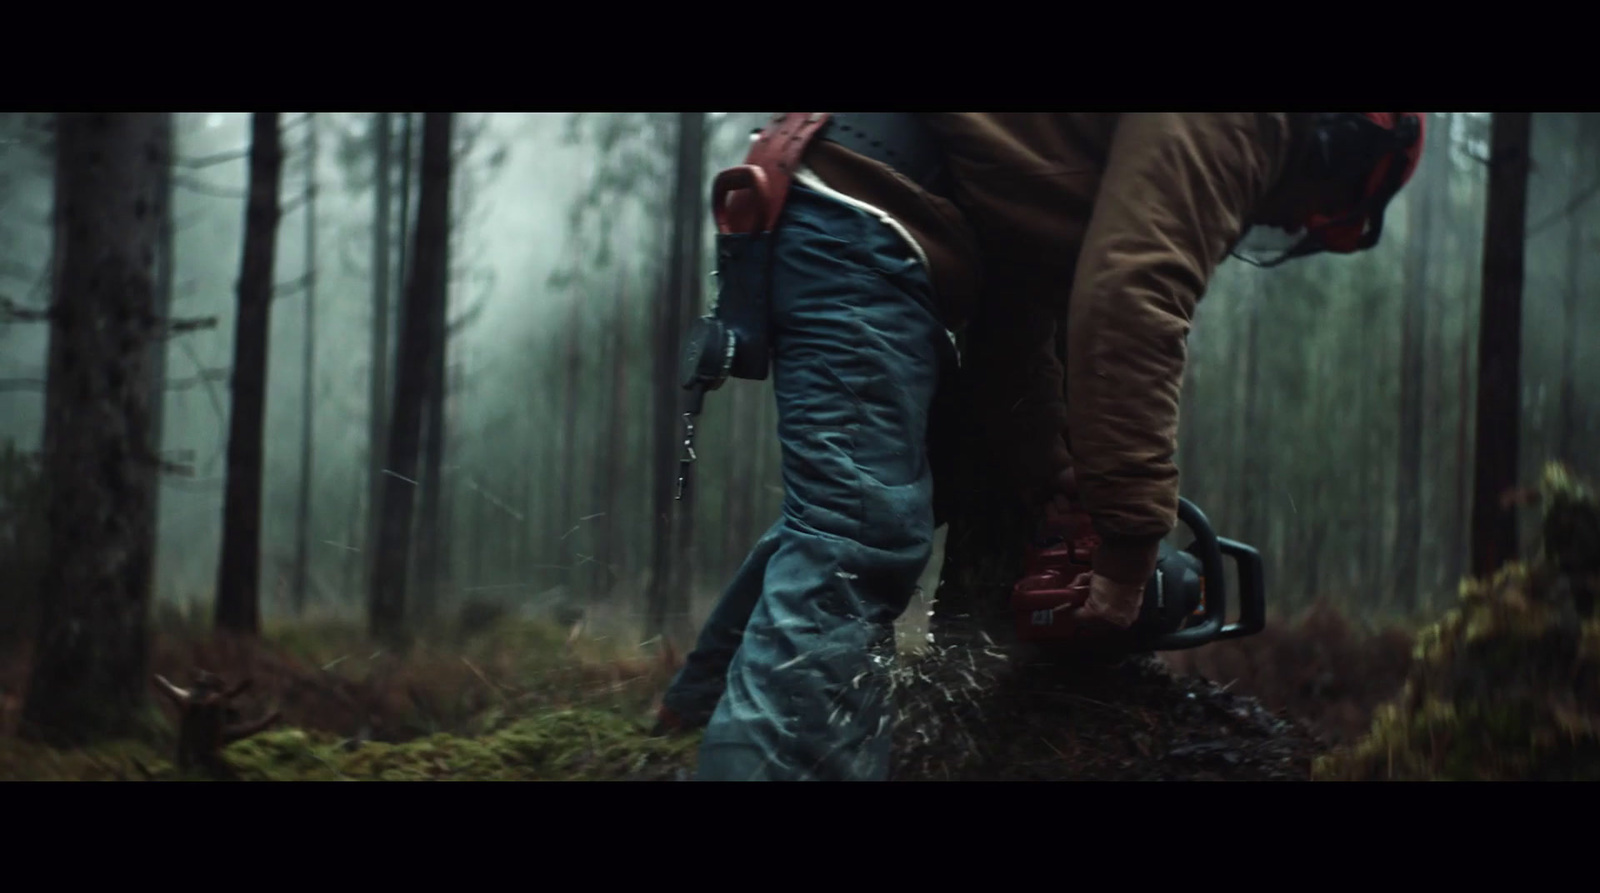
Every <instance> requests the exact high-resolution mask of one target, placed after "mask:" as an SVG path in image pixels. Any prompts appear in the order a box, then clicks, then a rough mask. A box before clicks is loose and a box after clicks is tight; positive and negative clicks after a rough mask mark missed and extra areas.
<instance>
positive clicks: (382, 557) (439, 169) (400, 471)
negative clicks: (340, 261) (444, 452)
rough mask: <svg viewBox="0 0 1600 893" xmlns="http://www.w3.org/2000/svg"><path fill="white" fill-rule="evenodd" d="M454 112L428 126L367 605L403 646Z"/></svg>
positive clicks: (382, 631) (371, 620)
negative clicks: (408, 570) (423, 411)
mask: <svg viewBox="0 0 1600 893" xmlns="http://www.w3.org/2000/svg"><path fill="white" fill-rule="evenodd" d="M451 124H452V114H451V113H450V112H428V113H427V114H426V115H424V116H423V123H422V178H421V179H422V189H421V195H420V197H419V200H418V209H417V231H416V245H415V247H414V249H413V252H414V256H415V260H414V263H413V268H412V270H411V272H410V274H409V275H408V277H407V280H406V302H405V311H404V313H403V315H402V319H401V326H400V341H399V345H398V348H399V350H398V354H399V359H400V362H397V363H396V364H395V365H396V376H395V396H394V403H393V406H392V409H391V415H390V420H389V444H388V462H387V463H386V465H385V468H386V469H388V471H389V472H390V473H389V474H387V475H386V476H385V480H384V488H383V503H382V505H381V506H380V511H379V515H380V517H381V518H382V524H381V526H380V528H379V531H380V532H379V541H378V555H377V569H376V570H377V573H376V574H375V575H374V581H373V586H372V591H371V593H370V594H369V602H368V624H369V630H370V632H371V634H372V636H373V637H374V638H376V639H379V640H380V641H386V642H390V643H401V642H403V641H404V638H405V630H406V614H405V606H406V605H405V602H406V571H407V562H408V558H409V553H410V543H409V541H408V540H409V534H410V532H411V522H412V514H413V508H414V501H415V496H416V492H415V488H416V480H417V464H418V463H417V458H418V451H419V447H420V446H421V444H420V440H421V436H422V410H423V406H422V404H423V398H424V396H425V394H424V391H425V390H426V387H427V384H426V376H427V373H428V369H429V366H430V362H431V358H430V357H429V356H428V353H429V348H430V345H431V342H432V338H431V337H430V331H431V329H432V328H433V319H434V307H433V304H434V303H435V302H436V301H437V300H439V299H440V298H442V297H443V295H441V294H440V289H439V288H438V282H439V279H440V277H441V276H442V272H441V271H442V269H443V264H444V262H445V260H446V258H445V250H444V249H445V240H446V238H447V237H448V235H449V231H448V230H449V212H450V201H449V199H450V166H451V165H450V148H451V145H450V143H451V141H450V130H451Z"/></svg>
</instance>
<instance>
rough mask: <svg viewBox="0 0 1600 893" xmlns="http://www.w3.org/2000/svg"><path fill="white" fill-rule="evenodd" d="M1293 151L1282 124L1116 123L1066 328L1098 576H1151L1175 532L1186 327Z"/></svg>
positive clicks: (1147, 116)
mask: <svg viewBox="0 0 1600 893" xmlns="http://www.w3.org/2000/svg"><path fill="white" fill-rule="evenodd" d="M1288 146H1289V130H1288V123H1287V121H1286V119H1285V116H1283V115H1277V114H1261V113H1228V114H1194V113H1189V114H1174V113H1161V114H1157V113H1129V114H1125V115H1123V116H1122V118H1121V120H1120V122H1119V123H1118V125H1117V131H1116V134H1115V136H1114V137H1113V139H1112V143H1111V151H1110V154H1109V160H1108V162H1107V165H1106V169H1105V174H1104V177H1103V179H1102V181H1101V185H1100V190H1099V193H1098V195H1097V196H1096V199H1095V207H1094V213H1093V216H1092V217H1091V219H1090V222H1089V228H1088V231H1087V233H1086V234H1085V238H1084V245H1083V250H1082V253H1081V254H1080V256H1079V260H1078V270H1077V275H1076V277H1075V279H1074V281H1073V288H1072V297H1071V301H1070V305H1069V308H1068V322H1067V380H1066V390H1067V433H1068V439H1069V442H1070V445H1071V450H1072V455H1073V459H1074V466H1075V469H1076V471H1077V474H1078V484H1079V487H1080V490H1081V497H1082V499H1083V503H1084V507H1085V508H1086V509H1087V510H1088V512H1089V513H1090V515H1091V516H1092V517H1094V518H1095V523H1096V525H1097V526H1098V528H1099V530H1100V533H1101V535H1102V537H1103V539H1104V546H1103V547H1102V548H1101V549H1100V550H1099V551H1098V553H1097V558H1096V567H1095V569H1096V571H1097V572H1098V573H1100V574H1102V575H1103V576H1105V577H1108V578H1110V579H1113V580H1118V581H1120V582H1125V583H1142V582H1144V581H1145V580H1147V579H1149V576H1150V574H1151V573H1153V572H1154V568H1155V559H1156V551H1157V548H1158V546H1159V543H1160V540H1161V538H1162V537H1164V536H1166V535H1167V534H1168V533H1170V532H1171V531H1172V529H1173V527H1174V525H1175V524H1176V518H1177V508H1178V469H1177V467H1176V466H1175V465H1174V464H1173V457H1174V454H1175V452H1176V449H1177V436H1178V396H1179V392H1180V390H1181V387H1182V384H1183V369H1184V361H1185V359H1186V355H1187V342H1186V339H1187V337H1188V333H1189V324H1190V321H1191V319H1192V318H1193V315H1194V310H1195V305H1196V303H1197V302H1198V301H1199V299H1200V296H1201V295H1202V294H1203V293H1204V291H1205V288H1206V284H1207V282H1208V281H1209V280H1210V278H1211V274H1212V271H1213V270H1215V268H1216V265H1217V264H1218V263H1220V262H1221V261H1222V259H1223V258H1224V257H1226V256H1227V253H1228V250H1229V248H1230V247H1231V246H1232V245H1233V243H1234V242H1235V241H1236V240H1237V239H1238V237H1239V236H1240V234H1241V233H1242V232H1243V231H1244V229H1245V226H1246V221H1247V219H1248V217H1249V215H1250V212H1251V211H1252V209H1253V208H1254V207H1255V206H1256V204H1257V203H1258V202H1259V201H1260V199H1261V198H1262V197H1263V196H1264V195H1265V194H1266V192H1267V190H1269V189H1270V188H1271V187H1272V186H1274V185H1275V183H1276V180H1277V179H1278V176H1279V173H1280V169H1281V167H1282V164H1283V159H1284V157H1285V156H1286V155H1287V152H1288Z"/></svg>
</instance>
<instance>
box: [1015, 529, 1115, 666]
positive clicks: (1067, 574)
mask: <svg viewBox="0 0 1600 893" xmlns="http://www.w3.org/2000/svg"><path fill="white" fill-rule="evenodd" d="M1099 546H1100V537H1099V535H1098V534H1097V533H1095V530H1094V525H1093V523H1092V522H1091V521H1090V519H1089V516H1088V514H1087V513H1085V512H1084V511H1082V510H1081V509H1080V508H1078V507H1077V506H1076V505H1075V504H1073V502H1072V501H1071V500H1070V499H1067V498H1064V497H1063V498H1059V499H1057V500H1056V501H1055V502H1053V503H1052V504H1051V505H1050V506H1049V507H1048V508H1047V509H1046V510H1045V518H1044V529H1043V531H1042V536H1041V538H1040V540H1039V542H1038V543H1037V544H1035V545H1033V546H1030V547H1029V548H1028V551H1027V554H1026V556H1025V557H1024V559H1023V567H1022V578H1021V579H1020V580H1018V581H1017V583H1016V585H1015V586H1014V587H1012V590H1011V613H1012V618H1013V623H1014V625H1015V630H1014V631H1015V634H1016V637H1017V640H1018V641H1019V642H1059V641H1062V640H1066V639H1073V638H1076V637H1077V635H1078V630H1077V629H1075V624H1073V623H1072V621H1071V614H1070V609H1072V608H1077V607H1079V606H1081V605H1082V604H1083V603H1084V601H1085V600H1086V599H1088V597H1089V588H1088V586H1087V585H1074V583H1076V582H1077V581H1078V579H1079V578H1080V577H1082V576H1083V575H1084V574H1087V573H1089V572H1090V571H1091V570H1093V569H1094V553H1095V550H1096V549H1097V548H1099Z"/></svg>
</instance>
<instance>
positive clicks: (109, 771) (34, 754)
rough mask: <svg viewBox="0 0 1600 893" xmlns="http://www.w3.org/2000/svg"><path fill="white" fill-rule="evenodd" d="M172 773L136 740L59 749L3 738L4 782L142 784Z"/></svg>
mask: <svg viewBox="0 0 1600 893" xmlns="http://www.w3.org/2000/svg"><path fill="white" fill-rule="evenodd" d="M171 772H172V766H171V764H170V763H169V762H168V761H167V759H166V758H165V757H163V756H161V755H160V754H158V753H157V752H156V751H155V750H154V749H153V748H151V747H150V746H148V745H146V744H142V743H139V742H134V741H117V742H111V743H108V744H103V745H98V746H95V747H83V748H74V749H71V750H57V749H55V748H52V747H48V746H46V745H43V744H34V743H31V742H28V741H23V740H21V739H18V738H0V781H141V780H144V779H145V778H147V777H150V776H154V777H157V778H159V777H162V776H165V775H170V774H171ZM147 773H148V775H147Z"/></svg>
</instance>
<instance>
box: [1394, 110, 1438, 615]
mask: <svg viewBox="0 0 1600 893" xmlns="http://www.w3.org/2000/svg"><path fill="white" fill-rule="evenodd" d="M1434 123H1435V124H1436V123H1437V122H1436V121H1435V122H1434ZM1430 129H1432V130H1433V131H1434V132H1435V133H1437V132H1438V127H1437V126H1435V127H1433V128H1430ZM1434 143H1435V145H1437V144H1438V140H1437V139H1435V140H1434ZM1429 154H1430V155H1434V156H1435V157H1437V154H1438V153H1437V151H1435V152H1432V153H1429ZM1433 170H1441V171H1442V170H1443V166H1442V165H1439V166H1436V167H1434V169H1433ZM1433 170H1430V171H1427V172H1425V173H1424V174H1423V175H1422V176H1421V177H1419V178H1417V179H1418V182H1417V183H1415V184H1413V185H1412V192H1411V195H1410V196H1408V197H1407V201H1406V204H1407V208H1406V211H1407V214H1406V216H1407V217H1408V218H1410V219H1409V221H1408V223H1407V226H1406V229H1407V232H1406V255H1405V269H1404V278H1405V281H1404V285H1403V287H1402V290H1401V301H1402V304H1401V308H1400V431H1399V434H1400V436H1399V441H1400V443H1399V446H1400V455H1399V461H1398V468H1397V469H1396V472H1397V476H1398V480H1397V481H1396V486H1395V509H1396V511H1395V537H1394V546H1393V548H1394V561H1395V569H1394V582H1395V586H1396V588H1397V589H1399V591H1400V592H1401V593H1403V594H1404V595H1405V598H1406V601H1407V606H1408V607H1410V608H1412V609H1413V610H1415V609H1417V608H1420V607H1421V606H1422V605H1421V599H1422V588H1423V587H1422V585H1421V579H1420V577H1419V574H1418V568H1419V563H1418V554H1419V553H1420V552H1421V550H1422V417H1423V412H1422V391H1423V372H1424V369H1423V355H1424V348H1425V341H1426V333H1427V331H1428V303H1429V300H1428V292H1429V282H1428V275H1429V269H1428V261H1429V259H1430V257H1429V255H1430V249H1431V248H1432V246H1433V241H1432V236H1433V206H1434V198H1433V193H1434V191H1435V188H1436V186H1435V183H1434V182H1433V181H1434V179H1435V178H1434V177H1433V176H1431V174H1432V173H1433Z"/></svg>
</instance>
